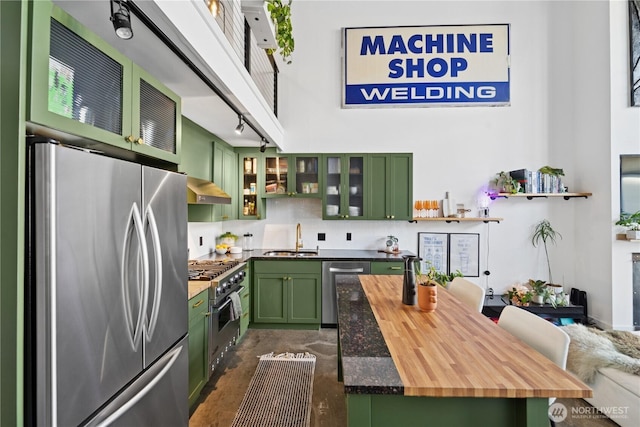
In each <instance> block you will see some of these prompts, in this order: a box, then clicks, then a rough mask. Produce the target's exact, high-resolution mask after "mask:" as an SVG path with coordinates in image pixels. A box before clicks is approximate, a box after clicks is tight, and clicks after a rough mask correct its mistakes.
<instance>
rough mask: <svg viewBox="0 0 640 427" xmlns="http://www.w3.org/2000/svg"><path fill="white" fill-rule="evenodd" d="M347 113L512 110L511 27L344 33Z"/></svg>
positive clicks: (348, 30) (374, 29)
mask: <svg viewBox="0 0 640 427" xmlns="http://www.w3.org/2000/svg"><path fill="white" fill-rule="evenodd" d="M342 43H343V44H342V46H343V58H344V64H343V65H344V66H343V73H344V74H343V82H344V86H343V96H342V107H343V108H358V107H360V108H361V107H391V106H409V107H428V106H460V105H469V106H477V105H509V100H510V98H509V25H508V24H492V25H456V26H415V27H366V28H344V29H343V40H342Z"/></svg>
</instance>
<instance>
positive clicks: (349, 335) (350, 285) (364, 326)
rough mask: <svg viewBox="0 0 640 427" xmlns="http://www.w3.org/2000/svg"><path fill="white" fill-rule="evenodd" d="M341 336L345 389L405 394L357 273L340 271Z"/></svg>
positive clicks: (339, 313) (339, 326)
mask: <svg viewBox="0 0 640 427" xmlns="http://www.w3.org/2000/svg"><path fill="white" fill-rule="evenodd" d="M336 292H337V295H338V339H339V340H340V353H341V361H342V373H343V378H344V390H345V392H346V393H351V394H400V395H402V394H404V386H403V384H402V380H401V379H400V374H399V373H398V371H397V369H396V367H395V365H394V363H393V359H392V358H391V353H390V352H389V349H388V348H387V344H386V343H385V340H384V337H383V336H382V332H380V328H379V327H378V322H377V321H376V319H375V316H374V315H373V311H372V310H371V306H370V305H369V301H368V300H367V296H366V295H365V293H364V290H363V289H362V286H361V285H360V280H359V279H358V276H357V275H340V276H339V277H338V280H337V282H336Z"/></svg>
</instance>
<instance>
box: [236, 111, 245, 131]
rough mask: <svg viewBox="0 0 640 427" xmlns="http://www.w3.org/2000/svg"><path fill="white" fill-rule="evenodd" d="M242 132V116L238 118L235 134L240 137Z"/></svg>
mask: <svg viewBox="0 0 640 427" xmlns="http://www.w3.org/2000/svg"><path fill="white" fill-rule="evenodd" d="M243 130H244V123H243V122H242V115H239V116H238V126H236V133H237V134H238V135H240V134H241V133H242V131H243Z"/></svg>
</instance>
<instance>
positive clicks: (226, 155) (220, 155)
mask: <svg viewBox="0 0 640 427" xmlns="http://www.w3.org/2000/svg"><path fill="white" fill-rule="evenodd" d="M213 182H214V183H216V184H217V185H218V186H219V187H220V188H222V189H223V190H224V191H225V192H226V193H227V194H228V195H230V196H231V204H228V205H214V207H213V211H214V217H215V219H216V220H217V221H228V220H233V219H238V156H237V154H236V153H235V151H233V148H232V147H231V146H230V145H228V144H227V143H226V142H222V141H218V140H216V141H215V142H214V144H213Z"/></svg>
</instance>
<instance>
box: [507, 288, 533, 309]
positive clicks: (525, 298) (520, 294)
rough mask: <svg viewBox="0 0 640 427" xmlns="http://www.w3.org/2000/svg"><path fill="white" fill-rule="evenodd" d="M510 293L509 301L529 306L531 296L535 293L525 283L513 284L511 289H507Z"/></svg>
mask: <svg viewBox="0 0 640 427" xmlns="http://www.w3.org/2000/svg"><path fill="white" fill-rule="evenodd" d="M507 294H508V295H509V301H511V303H512V304H513V305H520V306H524V307H526V306H528V305H529V303H531V298H533V293H532V292H531V290H530V289H529V288H527V287H526V286H524V285H516V286H513V287H512V288H511V289H510V290H508V291H507Z"/></svg>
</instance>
